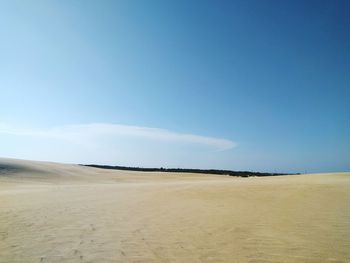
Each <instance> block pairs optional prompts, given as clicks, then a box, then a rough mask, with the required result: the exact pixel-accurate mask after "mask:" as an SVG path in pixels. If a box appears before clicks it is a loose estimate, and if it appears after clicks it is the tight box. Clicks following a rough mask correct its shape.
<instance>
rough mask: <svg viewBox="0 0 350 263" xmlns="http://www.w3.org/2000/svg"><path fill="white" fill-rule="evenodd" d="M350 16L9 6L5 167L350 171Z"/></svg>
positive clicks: (161, 6)
mask: <svg viewBox="0 0 350 263" xmlns="http://www.w3.org/2000/svg"><path fill="white" fill-rule="evenodd" d="M349 11H350V2H349V1H340V0H337V1H304V0H303V1H277V0H276V1H258V0H256V1H177V0H176V1H160V0H159V1H151V0H150V1H136V0H135V1H34V0H33V1H2V2H1V4H0V34H1V35H0V36H1V41H0V92H1V93H0V94H1V104H0V156H2V157H13V158H24V159H39V160H51V161H63V162H83V163H85V162H94V163H108V164H120V165H135V166H139V165H140V166H171V167H193V168H222V169H236V170H260V171H293V172H294V171H295V172H304V171H305V170H306V171H308V172H319V171H349V170H350V16H349ZM67 130H68V131H67Z"/></svg>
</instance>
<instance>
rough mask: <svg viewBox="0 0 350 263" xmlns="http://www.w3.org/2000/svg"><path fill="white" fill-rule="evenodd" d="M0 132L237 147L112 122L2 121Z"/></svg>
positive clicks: (221, 141) (231, 143)
mask: <svg viewBox="0 0 350 263" xmlns="http://www.w3.org/2000/svg"><path fill="white" fill-rule="evenodd" d="M0 133H2V134H9V135H17V136H34V137H43V138H52V139H59V140H65V141H69V142H72V143H77V144H95V145H98V144H99V140H100V138H101V137H102V138H104V137H108V138H111V139H113V138H115V139H122V138H126V137H128V138H135V139H147V140H151V141H155V142H173V143H187V144H197V145H203V146H208V147H210V148H212V149H214V150H217V151H225V150H229V149H232V148H234V147H236V146H237V143H236V142H234V141H231V140H228V139H222V138H216V137H208V136H202V135H196V134H187V133H179V132H174V131H170V130H166V129H159V128H149V127H141V126H130V125H121V124H110V123H91V124H75V125H65V126H59V127H54V128H50V129H33V128H18V127H13V126H11V125H7V124H0Z"/></svg>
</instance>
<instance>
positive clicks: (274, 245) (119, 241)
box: [0, 159, 350, 263]
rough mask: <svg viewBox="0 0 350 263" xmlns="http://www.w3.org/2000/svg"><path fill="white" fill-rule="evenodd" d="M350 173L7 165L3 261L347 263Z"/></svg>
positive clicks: (0, 232)
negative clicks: (241, 174)
mask: <svg viewBox="0 0 350 263" xmlns="http://www.w3.org/2000/svg"><path fill="white" fill-rule="evenodd" d="M349 204H350V173H339V174H312V175H293V176H281V177H266V178H235V177H226V176H214V175H198V174H166V173H143V172H127V171H113V170H102V169H96V168H90V167H81V166H78V165H68V164H56V163H45V162H31V161H22V160H12V159H0V262H6V263H7V262H350V249H349V248H350V205H349Z"/></svg>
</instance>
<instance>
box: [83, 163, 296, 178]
mask: <svg viewBox="0 0 350 263" xmlns="http://www.w3.org/2000/svg"><path fill="white" fill-rule="evenodd" d="M82 165H83V166H89V167H95V168H101V169H111V170H125V171H140V172H169V173H199V174H219V175H228V176H238V177H250V176H259V177H261V176H279V175H290V174H291V173H260V172H251V171H231V170H217V169H184V168H163V167H161V168H143V167H127V166H111V165H97V164H82Z"/></svg>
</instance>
